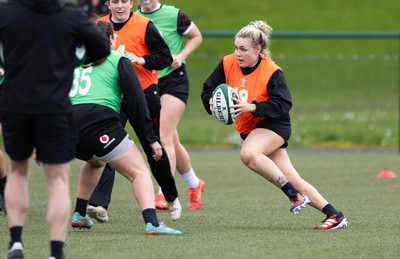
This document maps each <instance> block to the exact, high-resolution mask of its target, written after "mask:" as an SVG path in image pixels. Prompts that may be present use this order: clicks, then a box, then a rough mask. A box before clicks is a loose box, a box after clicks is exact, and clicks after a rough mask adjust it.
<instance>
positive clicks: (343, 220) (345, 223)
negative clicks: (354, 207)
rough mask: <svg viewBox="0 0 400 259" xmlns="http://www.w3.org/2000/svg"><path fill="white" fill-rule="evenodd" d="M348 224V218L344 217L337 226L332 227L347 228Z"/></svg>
mask: <svg viewBox="0 0 400 259" xmlns="http://www.w3.org/2000/svg"><path fill="white" fill-rule="evenodd" d="M347 224H348V221H347V218H346V217H345V218H343V219H342V221H340V223H339V224H338V225H337V226H335V227H333V228H331V229H332V230H335V229H341V228H347Z"/></svg>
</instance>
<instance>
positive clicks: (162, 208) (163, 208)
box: [156, 205, 168, 210]
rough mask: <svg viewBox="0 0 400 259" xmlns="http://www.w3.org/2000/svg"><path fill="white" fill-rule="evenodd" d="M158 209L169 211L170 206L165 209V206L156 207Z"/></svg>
mask: <svg viewBox="0 0 400 259" xmlns="http://www.w3.org/2000/svg"><path fill="white" fill-rule="evenodd" d="M156 209H158V210H168V205H167V207H165V206H163V207H161V206H156Z"/></svg>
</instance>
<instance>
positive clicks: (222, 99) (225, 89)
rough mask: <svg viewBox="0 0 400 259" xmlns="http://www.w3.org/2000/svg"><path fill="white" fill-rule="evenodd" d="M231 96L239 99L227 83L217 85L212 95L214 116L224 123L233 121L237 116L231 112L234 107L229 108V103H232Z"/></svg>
mask: <svg viewBox="0 0 400 259" xmlns="http://www.w3.org/2000/svg"><path fill="white" fill-rule="evenodd" d="M232 97H235V98H236V99H239V97H238V95H237V94H236V91H235V90H234V89H233V88H232V87H231V86H230V85H228V84H220V85H219V86H217V88H215V90H214V92H213V95H212V103H213V107H214V114H215V117H216V118H217V120H219V121H220V122H221V123H223V124H226V125H230V124H232V123H234V122H235V121H236V119H237V116H236V115H233V114H232V112H233V111H234V108H229V106H230V105H232V104H234V102H233V100H232Z"/></svg>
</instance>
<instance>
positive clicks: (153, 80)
mask: <svg viewBox="0 0 400 259" xmlns="http://www.w3.org/2000/svg"><path fill="white" fill-rule="evenodd" d="M99 20H103V21H108V22H110V15H109V14H108V15H105V16H102V17H100V18H99ZM149 22H150V20H149V19H148V18H146V17H143V16H141V15H138V14H135V13H134V14H133V15H132V17H131V18H130V19H129V20H128V22H127V23H126V24H125V25H124V26H123V27H122V29H121V30H119V31H114V35H115V37H116V46H115V47H116V50H117V51H118V52H120V53H122V54H124V52H125V51H127V52H132V53H134V54H135V55H136V56H138V57H143V56H144V55H151V53H150V50H149V48H148V47H147V45H146V42H145V36H146V28H147V24H148V23H149ZM133 65H134V66H135V69H136V73H137V76H138V78H139V82H140V84H141V85H142V88H143V90H145V89H147V88H148V87H149V86H151V85H152V84H155V85H157V84H158V71H157V70H148V69H146V68H144V67H143V66H141V65H136V64H134V63H133Z"/></svg>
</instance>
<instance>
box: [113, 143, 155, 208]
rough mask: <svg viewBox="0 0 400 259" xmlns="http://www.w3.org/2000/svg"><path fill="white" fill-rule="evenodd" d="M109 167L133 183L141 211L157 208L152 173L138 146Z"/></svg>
mask: <svg viewBox="0 0 400 259" xmlns="http://www.w3.org/2000/svg"><path fill="white" fill-rule="evenodd" d="M109 165H110V166H111V167H112V168H114V169H115V170H116V171H118V172H119V173H120V174H122V175H123V176H125V178H127V179H128V180H129V181H131V182H132V192H133V194H134V195H135V198H136V200H137V202H138V203H139V206H140V208H141V210H142V211H143V210H144V209H147V208H155V204H154V189H153V182H152V180H151V175H150V171H149V169H148V168H147V166H146V163H145V161H144V159H143V157H142V154H141V153H140V151H139V149H138V148H137V147H136V146H132V147H130V148H129V150H128V151H127V152H125V153H124V154H123V155H121V156H120V157H119V158H118V159H116V160H114V161H112V162H109Z"/></svg>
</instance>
